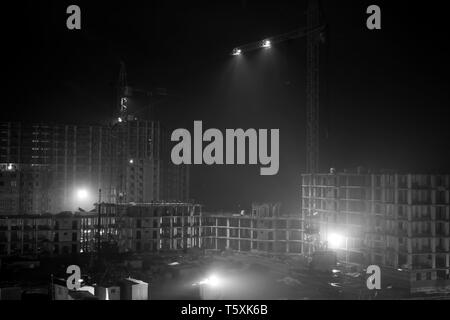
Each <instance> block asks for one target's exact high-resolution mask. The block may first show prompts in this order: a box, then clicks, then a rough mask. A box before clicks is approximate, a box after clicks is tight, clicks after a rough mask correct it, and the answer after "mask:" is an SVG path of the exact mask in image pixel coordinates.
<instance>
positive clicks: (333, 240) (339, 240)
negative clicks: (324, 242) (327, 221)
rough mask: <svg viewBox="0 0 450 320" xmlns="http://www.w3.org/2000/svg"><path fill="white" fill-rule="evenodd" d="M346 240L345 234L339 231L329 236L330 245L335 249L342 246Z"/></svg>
mask: <svg viewBox="0 0 450 320" xmlns="http://www.w3.org/2000/svg"><path fill="white" fill-rule="evenodd" d="M344 240H345V238H344V236H342V235H340V234H337V233H332V234H330V235H329V236H328V246H329V247H330V248H333V249H337V248H340V247H342V244H343V243H344Z"/></svg>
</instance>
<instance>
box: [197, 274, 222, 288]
mask: <svg viewBox="0 0 450 320" xmlns="http://www.w3.org/2000/svg"><path fill="white" fill-rule="evenodd" d="M198 284H200V285H208V286H210V287H218V286H220V285H221V284H222V279H220V278H219V277H217V276H216V275H211V276H209V277H208V278H206V279H204V280H202V281H200V282H199V283H198Z"/></svg>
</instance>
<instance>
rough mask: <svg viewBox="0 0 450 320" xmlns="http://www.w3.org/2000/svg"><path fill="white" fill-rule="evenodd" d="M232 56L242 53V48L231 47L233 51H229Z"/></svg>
mask: <svg viewBox="0 0 450 320" xmlns="http://www.w3.org/2000/svg"><path fill="white" fill-rule="evenodd" d="M231 54H232V55H233V56H240V55H241V54H242V50H241V49H239V48H235V49H233V52H232V53H231Z"/></svg>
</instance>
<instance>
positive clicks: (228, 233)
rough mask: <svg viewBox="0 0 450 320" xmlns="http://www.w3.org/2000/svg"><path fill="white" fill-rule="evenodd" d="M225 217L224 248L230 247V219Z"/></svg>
mask: <svg viewBox="0 0 450 320" xmlns="http://www.w3.org/2000/svg"><path fill="white" fill-rule="evenodd" d="M226 219H227V245H226V248H227V249H228V248H229V247H230V219H229V218H226Z"/></svg>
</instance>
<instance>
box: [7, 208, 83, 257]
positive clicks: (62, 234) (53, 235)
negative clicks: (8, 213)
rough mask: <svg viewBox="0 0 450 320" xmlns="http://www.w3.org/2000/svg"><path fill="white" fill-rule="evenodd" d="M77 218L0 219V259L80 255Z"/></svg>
mask: <svg viewBox="0 0 450 320" xmlns="http://www.w3.org/2000/svg"><path fill="white" fill-rule="evenodd" d="M80 219H81V217H80V216H77V215H73V214H71V213H61V214H58V215H50V214H46V215H30V216H23V215H20V216H13V217H5V216H0V256H11V255H19V256H37V255H58V254H70V253H79V252H80V235H81V230H80Z"/></svg>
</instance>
